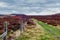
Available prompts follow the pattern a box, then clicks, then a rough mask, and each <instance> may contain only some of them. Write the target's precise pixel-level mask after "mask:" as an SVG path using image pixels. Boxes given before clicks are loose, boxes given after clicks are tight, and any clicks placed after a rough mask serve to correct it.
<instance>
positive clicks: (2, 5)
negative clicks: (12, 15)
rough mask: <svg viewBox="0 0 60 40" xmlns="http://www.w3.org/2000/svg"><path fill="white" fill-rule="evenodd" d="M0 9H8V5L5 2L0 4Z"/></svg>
mask: <svg viewBox="0 0 60 40" xmlns="http://www.w3.org/2000/svg"><path fill="white" fill-rule="evenodd" d="M0 7H8V4H7V3H5V2H0Z"/></svg>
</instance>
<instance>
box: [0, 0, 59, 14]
mask: <svg viewBox="0 0 60 40" xmlns="http://www.w3.org/2000/svg"><path fill="white" fill-rule="evenodd" d="M59 2H60V1H59V0H13V1H12V0H3V1H0V11H1V13H4V14H5V13H23V14H27V13H28V14H31V15H35V14H36V15H48V14H54V13H57V12H59V10H60V3H59ZM55 10H56V11H55Z"/></svg>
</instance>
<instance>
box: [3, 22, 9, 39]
mask: <svg viewBox="0 0 60 40" xmlns="http://www.w3.org/2000/svg"><path fill="white" fill-rule="evenodd" d="M7 26H8V22H7V21H5V22H4V32H7ZM6 36H7V35H6ZM6 36H5V37H4V38H3V40H6Z"/></svg>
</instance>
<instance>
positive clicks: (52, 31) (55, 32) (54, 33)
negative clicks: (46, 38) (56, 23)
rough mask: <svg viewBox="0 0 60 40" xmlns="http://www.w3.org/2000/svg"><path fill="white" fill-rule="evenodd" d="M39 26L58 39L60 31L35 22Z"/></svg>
mask: <svg viewBox="0 0 60 40" xmlns="http://www.w3.org/2000/svg"><path fill="white" fill-rule="evenodd" d="M37 23H38V24H39V25H41V26H42V27H43V28H44V29H45V30H46V31H48V32H50V33H51V34H52V35H55V36H58V37H60V31H59V30H58V29H56V28H54V27H53V26H49V25H48V24H45V23H43V22H41V21H37Z"/></svg>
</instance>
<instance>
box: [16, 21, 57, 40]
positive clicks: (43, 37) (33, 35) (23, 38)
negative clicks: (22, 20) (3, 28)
mask: <svg viewBox="0 0 60 40" xmlns="http://www.w3.org/2000/svg"><path fill="white" fill-rule="evenodd" d="M37 23H38V24H39V25H41V27H42V28H44V30H43V29H41V28H40V27H39V28H31V29H27V28H26V29H25V31H24V32H23V33H22V34H21V35H20V36H19V37H18V38H17V39H16V40H56V38H54V36H53V35H51V34H50V32H48V30H46V29H50V30H51V27H49V26H48V25H46V24H45V23H43V22H40V21H37ZM52 30H53V31H54V33H55V30H56V31H57V29H54V28H52ZM56 34H58V33H56Z"/></svg>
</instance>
